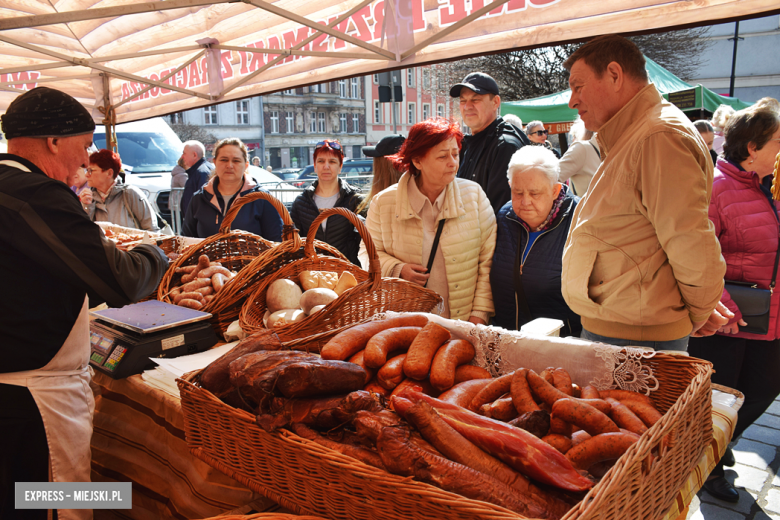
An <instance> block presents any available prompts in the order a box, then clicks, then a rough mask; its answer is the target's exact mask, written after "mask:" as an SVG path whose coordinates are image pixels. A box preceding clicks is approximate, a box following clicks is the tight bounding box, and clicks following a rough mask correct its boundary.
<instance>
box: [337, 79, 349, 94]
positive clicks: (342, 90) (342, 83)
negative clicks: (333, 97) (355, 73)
mask: <svg viewBox="0 0 780 520" xmlns="http://www.w3.org/2000/svg"><path fill="white" fill-rule="evenodd" d="M339 97H343V98H345V97H347V80H345V79H341V80H339Z"/></svg>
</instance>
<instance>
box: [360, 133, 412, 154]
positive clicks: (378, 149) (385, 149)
mask: <svg viewBox="0 0 780 520" xmlns="http://www.w3.org/2000/svg"><path fill="white" fill-rule="evenodd" d="M404 141H406V138H405V137H404V136H402V135H401V134H390V135H386V136H384V137H383V138H382V139H380V140H379V142H378V143H376V146H364V147H363V148H362V149H361V150H363V155H366V156H368V157H387V156H388V155H393V154H395V153H398V150H400V149H401V145H402V144H404Z"/></svg>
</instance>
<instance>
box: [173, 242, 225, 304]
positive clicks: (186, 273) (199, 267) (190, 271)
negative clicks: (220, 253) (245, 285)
mask: <svg viewBox="0 0 780 520" xmlns="http://www.w3.org/2000/svg"><path fill="white" fill-rule="evenodd" d="M234 276H236V273H235V272H233V271H231V270H230V269H228V268H226V267H222V264H221V263H219V262H212V261H210V260H209V257H208V256H207V255H200V257H198V263H197V264H195V265H188V266H186V267H177V268H176V270H175V271H174V279H173V282H172V284H171V285H172V287H173V288H172V289H171V291H170V293H169V294H170V298H171V300H172V301H173V303H175V304H176V305H181V306H182V307H189V308H190V309H200V308H202V307H203V306H204V305H206V304H207V303H209V302H210V301H211V300H213V299H214V296H215V295H216V294H217V293H219V291H221V290H222V288H223V287H224V286H225V284H226V283H227V282H229V281H230V280H231V279H232V278H233V277H234Z"/></svg>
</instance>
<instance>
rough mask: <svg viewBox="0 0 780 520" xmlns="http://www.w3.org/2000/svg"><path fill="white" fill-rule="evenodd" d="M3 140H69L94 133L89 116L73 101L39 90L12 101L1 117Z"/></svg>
mask: <svg viewBox="0 0 780 520" xmlns="http://www.w3.org/2000/svg"><path fill="white" fill-rule="evenodd" d="M0 120H2V129H3V133H4V134H5V138H6V139H14V138H16V137H69V136H73V135H82V134H88V133H90V132H94V131H95V121H93V120H92V115H90V113H89V111H88V110H87V109H86V108H84V106H83V105H82V104H81V103H79V102H78V101H76V99H75V98H73V97H72V96H70V95H68V94H66V93H65V92H61V91H59V90H55V89H53V88H48V87H38V88H34V89H32V90H30V91H29V92H25V93H24V94H22V95H21V96H19V97H17V98H16V99H14V100H13V101H12V102H11V104H10V105H9V106H8V110H6V112H5V114H3V115H2V117H0Z"/></svg>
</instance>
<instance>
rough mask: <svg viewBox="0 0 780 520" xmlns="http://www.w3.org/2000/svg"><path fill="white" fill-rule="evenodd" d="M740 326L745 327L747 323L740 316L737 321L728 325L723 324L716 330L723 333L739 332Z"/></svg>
mask: <svg viewBox="0 0 780 520" xmlns="http://www.w3.org/2000/svg"><path fill="white" fill-rule="evenodd" d="M740 327H747V323H746V322H745V320H743V319H742V318H740V320H739V321H737V322H734V323H731V324H730V325H724V326H723V327H721V328H719V329H718V332H722V333H723V334H736V333H737V332H739V328H740Z"/></svg>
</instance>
